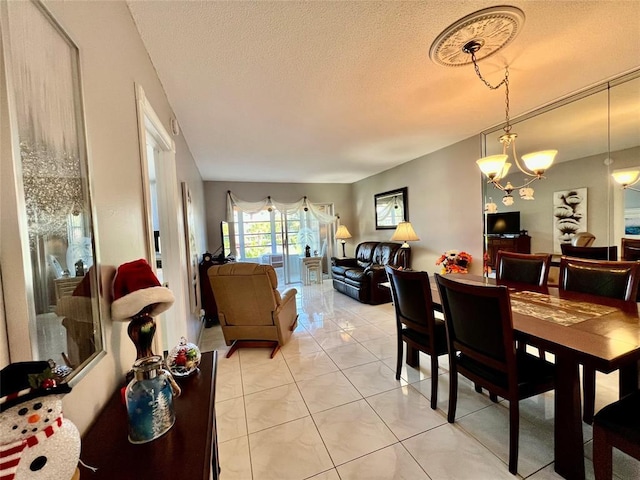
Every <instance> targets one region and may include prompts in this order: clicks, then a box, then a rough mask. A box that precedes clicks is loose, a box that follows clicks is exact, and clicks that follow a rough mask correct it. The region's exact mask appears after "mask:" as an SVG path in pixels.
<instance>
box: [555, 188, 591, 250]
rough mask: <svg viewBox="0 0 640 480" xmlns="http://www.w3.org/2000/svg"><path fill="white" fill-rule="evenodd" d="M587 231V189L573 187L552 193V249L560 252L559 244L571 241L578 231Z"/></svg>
mask: <svg viewBox="0 0 640 480" xmlns="http://www.w3.org/2000/svg"><path fill="white" fill-rule="evenodd" d="M586 231H587V189H586V188H574V189H572V190H562V191H559V192H554V194H553V251H554V253H561V247H560V245H561V244H563V243H571V239H572V238H573V237H574V235H575V234H576V233H578V232H586Z"/></svg>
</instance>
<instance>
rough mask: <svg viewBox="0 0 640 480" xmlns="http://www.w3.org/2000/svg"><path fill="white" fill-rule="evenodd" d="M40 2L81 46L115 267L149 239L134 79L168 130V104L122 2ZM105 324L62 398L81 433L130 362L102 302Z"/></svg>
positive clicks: (130, 353)
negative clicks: (93, 360) (100, 348)
mask: <svg viewBox="0 0 640 480" xmlns="http://www.w3.org/2000/svg"><path fill="white" fill-rule="evenodd" d="M45 5H46V6H47V7H48V8H49V9H50V11H51V12H52V14H53V16H54V17H55V18H56V19H57V20H58V22H59V23H60V24H61V25H62V26H63V28H64V29H65V30H66V31H67V32H68V34H69V35H70V37H71V38H72V39H73V40H74V42H75V43H76V44H77V45H78V47H79V48H80V56H81V70H82V82H83V88H84V107H85V116H86V128H87V137H88V154H89V162H90V169H91V182H92V187H93V201H94V205H95V210H96V217H95V220H96V225H97V248H98V251H99V255H100V261H101V263H102V264H104V265H113V266H118V265H120V264H122V263H124V262H127V261H131V260H135V259H137V258H144V257H145V256H146V250H145V241H146V239H145V229H144V207H143V194H142V178H141V168H140V154H139V144H138V129H137V128H138V127H137V118H136V99H135V88H134V85H135V83H139V84H140V85H142V87H143V88H144V90H145V93H146V96H147V99H148V100H149V102H150V103H151V105H152V106H153V108H154V109H155V111H156V112H157V114H158V116H159V118H160V119H161V120H162V122H163V124H164V126H165V128H166V129H167V130H168V131H171V129H170V119H171V117H172V115H173V113H172V110H171V106H170V105H169V103H168V101H167V98H166V95H165V93H164V91H163V88H162V85H161V83H160V81H159V80H158V78H157V75H156V73H155V70H154V68H153V65H152V64H151V62H150V60H149V56H148V54H147V52H146V50H145V49H144V47H143V44H142V41H141V39H140V37H139V35H138V32H137V30H136V28H135V25H134V23H133V20H132V18H131V16H130V14H129V10H128V8H127V6H126V3H125V2H107V1H104V2H103V1H92V2H60V1H46V2H45ZM175 141H176V166H177V175H178V182H182V181H186V182H187V183H188V185H189V188H190V190H191V193H192V195H193V199H194V206H195V218H196V223H197V226H196V228H197V237H198V248H199V250H200V252H202V251H204V248H205V244H206V241H205V238H206V230H205V227H204V217H205V214H204V211H205V203H204V190H203V185H202V179H201V177H200V174H199V172H198V169H197V168H196V166H195V162H194V160H193V157H192V155H191V153H190V152H189V149H188V147H187V144H186V142H185V140H184V138H183V137H182V136H177V137H175ZM3 154H4V153H3ZM2 181H3V183H4V182H5V181H7V178H6V177H3V179H2ZM178 188H179V185H178ZM3 222H4V218H3ZM6 246H7V245H6V244H3V247H5V248H6ZM3 267H4V265H3ZM185 269H186V258H185ZM2 273H3V277H4V278H5V279H6V278H19V276H20V275H19V273H20V272H12V271H6V270H5V269H4V268H3V272H2ZM186 281H187V280H186V278H185V282H186ZM4 286H5V288H6V286H7V284H6V282H5V285H4ZM11 301H12V300H11V299H10V300H8V301H7V303H8V304H9V303H10V302H11ZM9 310H10V305H8V306H7V311H9ZM184 318H185V319H186V320H185V324H184V325H183V326H181V329H182V330H183V331H184V334H185V336H187V337H188V338H189V339H190V340H191V341H196V340H197V335H198V333H199V329H200V323H199V321H198V320H197V319H196V318H195V317H193V316H191V315H190V314H188V312H185V315H184ZM26 321H27V319H26V318H25V322H26ZM103 323H104V331H105V349H106V351H107V355H106V357H104V358H103V359H102V360H101V361H100V362H99V363H98V364H97V366H96V367H95V368H93V369H92V370H91V371H90V372H89V373H88V374H87V375H86V376H85V377H84V378H82V379H81V380H80V381H79V382H78V384H77V385H76V386H75V387H74V388H73V391H72V392H71V393H70V394H68V395H67V396H66V397H65V399H64V409H65V415H66V416H67V417H68V418H70V419H71V420H72V421H73V422H74V423H75V424H76V425H77V426H78V428H79V429H80V431H81V432H82V431H84V430H85V429H86V428H87V427H88V426H89V424H90V423H91V422H92V421H93V419H94V418H95V416H96V414H97V413H98V412H99V410H100V409H101V407H102V405H103V404H104V403H105V401H106V400H107V398H108V397H109V396H110V395H111V394H112V393H113V391H114V390H115V389H116V388H117V387H119V386H120V385H121V384H122V383H123V381H124V377H123V374H124V373H125V372H126V371H127V370H128V369H129V368H130V366H131V364H132V363H133V361H134V360H135V349H134V347H133V344H132V343H131V341H130V339H129V338H128V336H127V333H126V328H127V324H126V323H120V322H118V323H115V322H112V321H111V319H110V315H109V309H108V308H103ZM3 343H4V342H3ZM158 353H159V352H158Z"/></svg>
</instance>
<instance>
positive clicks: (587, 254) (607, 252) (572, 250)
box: [560, 243, 618, 261]
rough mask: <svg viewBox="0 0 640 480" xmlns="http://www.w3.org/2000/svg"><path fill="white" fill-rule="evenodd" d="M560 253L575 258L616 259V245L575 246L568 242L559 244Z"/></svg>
mask: <svg viewBox="0 0 640 480" xmlns="http://www.w3.org/2000/svg"><path fill="white" fill-rule="evenodd" d="M560 250H562V255H566V256H568V257H576V258H588V259H591V260H612V261H613V260H617V259H618V247H617V246H616V245H612V246H610V247H576V246H574V245H570V244H568V243H562V244H560Z"/></svg>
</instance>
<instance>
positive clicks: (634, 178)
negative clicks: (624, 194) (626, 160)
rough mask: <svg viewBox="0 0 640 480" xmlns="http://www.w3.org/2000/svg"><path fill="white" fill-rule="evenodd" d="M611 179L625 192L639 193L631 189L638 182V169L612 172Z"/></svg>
mask: <svg viewBox="0 0 640 480" xmlns="http://www.w3.org/2000/svg"><path fill="white" fill-rule="evenodd" d="M611 176H612V177H613V179H614V180H615V181H616V182H617V183H619V184H620V185H621V186H622V188H623V189H625V190H633V191H634V192H640V190H638V189H637V188H632V185H635V184H636V183H638V182H639V181H640V170H638V169H626V170H614V171H613V173H612V174H611Z"/></svg>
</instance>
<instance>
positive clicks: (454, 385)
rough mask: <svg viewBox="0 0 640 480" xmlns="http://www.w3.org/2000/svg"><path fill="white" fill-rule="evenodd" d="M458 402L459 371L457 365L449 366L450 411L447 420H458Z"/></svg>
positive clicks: (450, 421)
mask: <svg viewBox="0 0 640 480" xmlns="http://www.w3.org/2000/svg"><path fill="white" fill-rule="evenodd" d="M457 403H458V371H457V370H456V368H455V367H451V366H450V367H449V412H448V413H447V421H448V422H449V423H453V422H455V420H456V406H457Z"/></svg>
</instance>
